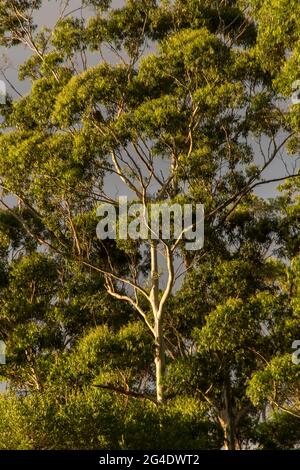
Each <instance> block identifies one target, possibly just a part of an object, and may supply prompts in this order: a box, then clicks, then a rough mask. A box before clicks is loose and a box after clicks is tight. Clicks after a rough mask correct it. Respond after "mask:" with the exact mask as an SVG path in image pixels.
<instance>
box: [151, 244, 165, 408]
mask: <svg viewBox="0 0 300 470" xmlns="http://www.w3.org/2000/svg"><path fill="white" fill-rule="evenodd" d="M151 286H152V287H151V295H150V298H151V305H152V310H153V316H154V330H155V369H156V370H155V372H156V399H157V402H158V403H161V402H162V401H163V399H164V390H163V381H164V372H165V347H164V340H163V327H162V311H161V309H160V308H159V273H158V260H157V241H156V240H151Z"/></svg>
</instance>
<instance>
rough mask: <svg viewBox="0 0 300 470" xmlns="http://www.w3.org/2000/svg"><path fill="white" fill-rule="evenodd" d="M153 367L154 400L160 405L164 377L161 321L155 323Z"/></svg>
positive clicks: (162, 395)
mask: <svg viewBox="0 0 300 470" xmlns="http://www.w3.org/2000/svg"><path fill="white" fill-rule="evenodd" d="M155 367H156V399H157V402H158V403H162V401H163V399H164V385H163V382H164V375H165V348H164V340H163V329H162V324H161V320H160V319H157V320H156V321H155Z"/></svg>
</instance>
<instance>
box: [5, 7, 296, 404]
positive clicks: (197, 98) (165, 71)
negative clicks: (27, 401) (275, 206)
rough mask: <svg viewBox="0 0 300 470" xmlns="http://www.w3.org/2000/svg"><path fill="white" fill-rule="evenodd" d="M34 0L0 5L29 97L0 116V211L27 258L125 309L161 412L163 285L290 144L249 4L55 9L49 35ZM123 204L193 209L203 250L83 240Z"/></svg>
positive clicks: (195, 257)
mask: <svg viewBox="0 0 300 470" xmlns="http://www.w3.org/2000/svg"><path fill="white" fill-rule="evenodd" d="M42 3H43V2H42V1H17V0H13V1H11V2H9V3H7V2H1V3H0V19H1V44H2V45H5V46H6V47H14V46H15V45H18V44H23V45H25V46H27V47H28V48H29V50H30V51H31V52H32V54H31V56H30V58H29V59H28V60H27V61H26V63H25V64H23V65H21V66H20V68H19V77H20V79H29V80H30V82H31V87H30V92H29V93H28V94H26V95H24V96H22V97H19V98H17V99H11V98H10V99H8V100H7V103H6V105H5V106H3V107H2V112H3V115H4V116H5V121H4V124H3V129H4V130H5V132H3V134H2V136H1V139H0V140H1V142H0V174H1V184H2V188H3V191H4V193H3V194H4V197H3V198H2V203H3V205H4V206H5V207H6V210H7V211H8V212H10V213H11V215H12V216H13V217H14V218H15V219H16V220H17V222H18V223H19V225H20V227H21V228H22V229H23V231H24V232H25V233H26V234H27V236H29V237H31V238H32V239H33V240H34V241H35V243H36V244H37V246H38V247H43V250H45V251H46V252H49V253H51V255H52V256H53V257H54V258H55V257H58V258H60V259H68V260H72V261H73V262H76V263H77V264H78V265H79V266H81V267H84V268H86V269H87V270H92V271H95V273H98V275H99V276H101V278H102V279H103V281H104V284H105V288H106V290H107V292H108V293H109V294H110V295H111V296H112V297H114V298H116V299H118V300H120V301H124V302H125V303H128V304H129V305H130V306H131V307H132V308H134V310H135V311H136V313H137V315H138V316H139V317H140V318H141V319H142V321H143V322H144V323H145V325H146V326H147V328H148V331H149V333H150V335H151V336H152V340H153V344H154V346H155V369H156V387H155V389H156V399H157V402H162V401H163V400H164V380H165V357H166V354H167V355H169V354H170V351H169V350H168V346H167V343H166V340H165V324H166V321H167V320H166V316H165V312H166V304H167V301H168V300H169V299H170V296H171V294H172V291H173V289H174V284H175V282H176V278H177V276H179V275H180V276H182V275H184V270H185V269H190V268H191V266H193V265H195V264H197V263H199V262H200V261H201V259H203V257H205V255H206V250H207V251H208V252H209V251H210V249H211V247H212V246H213V244H214V243H217V240H220V237H219V234H220V233H221V232H220V230H221V228H222V226H223V225H224V223H225V222H226V220H227V219H228V218H229V217H230V215H231V214H232V213H233V212H234V211H235V210H236V209H237V208H238V207H239V205H240V204H241V203H243V201H244V200H245V199H246V198H247V197H248V196H249V195H250V194H252V192H253V191H254V189H255V188H256V187H257V186H259V185H262V184H264V183H266V182H267V181H268V178H267V177H266V171H267V170H269V169H272V165H273V164H274V162H275V161H276V159H280V158H281V152H282V151H283V150H284V148H285V145H286V144H287V143H288V142H289V141H292V137H293V136H294V135H295V130H294V129H292V127H291V124H290V121H289V119H288V117H287V116H286V114H288V115H289V113H288V111H285V110H284V109H283V108H282V106H280V103H279V102H278V91H277V90H276V89H275V88H274V86H273V82H272V80H273V78H274V70H273V69H272V68H270V67H269V68H268V67H265V64H264V62H263V60H262V56H261V52H262V50H263V45H264V44H263V42H262V41H261V34H260V16H259V13H260V12H259V2H249V4H248V3H247V2H246V7H245V5H243V4H245V2H239V1H221V0H220V1H214V2H211V1H210V2H208V1H206V0H203V1H195V0H177V1H175V2H171V1H155V0H151V1H149V0H147V1H146V0H128V1H126V2H125V4H124V6H121V7H120V8H114V7H111V6H110V3H111V2H109V1H100V0H97V1H96V0H95V1H82V3H81V7H80V8H79V10H78V11H76V12H70V13H68V5H69V2H65V6H64V7H62V8H60V10H59V9H58V16H57V21H56V24H55V26H54V28H52V29H49V28H47V27H43V28H39V27H37V26H36V25H35V11H36V10H37V9H38V8H40V7H41V5H42ZM46 3H47V2H45V4H46ZM252 3H253V4H252ZM253 5H254V8H253V9H252V7H253ZM255 8H256V9H255ZM90 9H92V15H90V16H89V15H88V14H85V12H86V11H91V10H90ZM257 12H258V13H257ZM257 14H258V16H255V15H257ZM251 15H253V16H251ZM257 18H258V19H257ZM263 21H264V20H263V19H262V24H263ZM257 32H258V33H259V34H258V33H257ZM259 41H260V42H259ZM287 46H288V45H287ZM274 57H276V51H275V52H274ZM282 60H283V59H282ZM295 174H296V173H295V172H293V174H287V173H286V171H285V169H284V172H283V173H282V174H280V175H278V176H276V177H272V178H270V179H271V180H272V181H280V180H283V179H285V178H286V177H294V176H295ZM270 179H269V180H270ZM114 185H118V187H119V189H118V191H117V195H116V194H114V189H113V186H114ZM8 194H10V195H14V197H15V199H16V200H17V201H18V208H17V209H15V208H11V207H10V205H9V204H8V203H7V199H6V198H5V196H6V195H8ZM124 194H126V195H128V196H130V198H131V202H138V203H139V204H141V205H142V207H143V211H146V209H147V208H148V207H149V205H150V204H153V203H165V204H166V205H167V206H168V207H169V208H170V210H171V208H172V205H173V204H174V203H178V204H181V205H183V204H185V203H190V204H194V205H195V204H197V203H202V204H204V207H205V230H206V245H205V246H204V248H203V249H201V250H200V249H199V250H196V251H193V252H191V251H189V250H186V247H185V245H184V240H181V238H180V237H176V236H174V234H172V235H171V237H170V238H171V239H170V240H165V239H164V238H163V237H162V236H161V234H160V233H159V231H158V233H157V238H156V239H155V240H146V241H145V240H141V239H140V238H137V239H136V240H124V239H123V238H122V237H119V238H117V239H116V240H110V239H106V240H99V239H97V236H96V225H97V207H98V206H99V204H103V203H110V204H111V205H112V206H114V207H115V206H116V205H117V200H118V199H117V196H119V195H124ZM133 215H136V214H133ZM119 223H120V220H119ZM160 254H161V255H162V257H163V258H164V259H165V266H166V272H165V274H164V276H162V272H161V269H160V267H159V260H160V256H159V255H160ZM177 255H178V257H179V260H180V261H179V262H180V263H181V262H182V264H180V268H177V264H176V263H175V257H176V256H177ZM175 264H176V267H174V266H175ZM149 386H150V385H149ZM132 392H134V390H133V391H132Z"/></svg>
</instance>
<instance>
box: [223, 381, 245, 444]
mask: <svg viewBox="0 0 300 470" xmlns="http://www.w3.org/2000/svg"><path fill="white" fill-rule="evenodd" d="M222 401H223V408H222V410H221V412H220V416H219V422H220V424H221V426H222V428H223V432H224V449H225V450H240V445H239V443H238V440H237V436H236V426H235V420H234V416H233V412H232V403H231V393H230V379H228V380H227V381H226V384H225V385H224V386H223V400H222Z"/></svg>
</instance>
